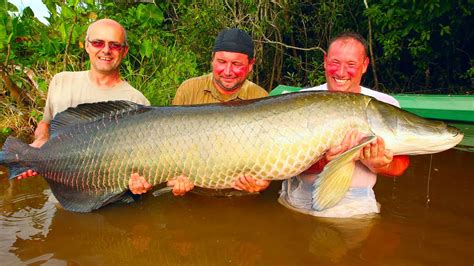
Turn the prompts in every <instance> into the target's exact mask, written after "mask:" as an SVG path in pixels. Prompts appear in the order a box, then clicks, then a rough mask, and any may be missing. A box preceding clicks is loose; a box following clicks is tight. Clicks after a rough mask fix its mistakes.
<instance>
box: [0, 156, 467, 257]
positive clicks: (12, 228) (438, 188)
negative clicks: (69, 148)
mask: <svg viewBox="0 0 474 266" xmlns="http://www.w3.org/2000/svg"><path fill="white" fill-rule="evenodd" d="M429 162H430V156H415V157H412V165H411V166H410V168H409V169H408V171H407V173H406V174H405V175H404V176H402V177H400V178H397V179H390V178H379V181H378V183H377V185H376V187H375V192H376V195H377V199H378V201H379V202H380V203H381V205H382V212H381V214H380V215H378V216H376V217H367V218H366V219H320V218H315V217H311V216H307V215H303V214H300V213H295V212H292V211H290V210H288V209H286V208H284V207H282V206H281V205H280V204H278V203H277V197H278V194H277V192H278V190H279V187H280V184H279V183H278V182H276V183H275V184H272V185H271V186H270V189H269V190H267V191H265V192H264V193H263V194H262V195H260V196H248V197H241V198H230V199H228V198H212V197H205V196H200V195H193V194H190V195H187V196H185V197H173V196H171V195H169V194H168V195H163V196H161V197H159V198H154V197H152V196H151V195H147V196H145V197H144V198H143V199H142V200H140V201H139V202H136V203H134V204H130V205H124V204H113V205H111V206H108V207H105V208H103V209H101V210H99V211H96V212H93V213H87V214H81V213H72V212H67V211H64V210H62V209H61V208H58V207H57V206H56V205H55V203H54V201H51V199H50V190H49V188H48V185H47V183H46V182H44V181H43V180H42V178H31V179H27V180H21V181H12V182H10V181H7V180H6V178H5V177H0V235H1V239H0V257H1V259H2V265H18V264H33V265H38V264H43V263H45V264H79V265H96V264H103V265H109V264H134V265H156V264H160V265H222V264H230V265H307V264H317V265H341V264H343V265H367V264H372V265H400V264H404V265H407V264H408V265H431V264H444V265H447V264H452V265H461V264H463V265H470V264H472V261H474V255H473V254H472V250H474V240H473V239H474V235H473V234H474V201H472V189H473V188H474V186H473V184H474V181H473V179H472V173H471V172H470V171H469V169H470V167H471V165H474V153H467V152H463V151H458V150H450V151H447V152H444V153H441V154H437V155H434V156H433V158H432V166H431V168H430V166H429V165H430V163H429ZM0 171H1V169H0ZM428 199H429V201H428Z"/></svg>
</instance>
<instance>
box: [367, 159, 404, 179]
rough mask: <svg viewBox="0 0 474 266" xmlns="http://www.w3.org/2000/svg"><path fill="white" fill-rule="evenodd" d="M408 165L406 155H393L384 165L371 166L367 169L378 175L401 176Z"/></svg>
mask: <svg viewBox="0 0 474 266" xmlns="http://www.w3.org/2000/svg"><path fill="white" fill-rule="evenodd" d="M409 165H410V159H409V158H408V156H407V155H397V156H393V159H392V161H391V162H390V163H389V164H387V165H386V166H384V167H379V168H371V167H369V169H370V170H371V171H372V172H374V173H376V174H380V175H385V176H401V175H402V174H403V173H404V172H405V170H406V169H407V168H408V166H409Z"/></svg>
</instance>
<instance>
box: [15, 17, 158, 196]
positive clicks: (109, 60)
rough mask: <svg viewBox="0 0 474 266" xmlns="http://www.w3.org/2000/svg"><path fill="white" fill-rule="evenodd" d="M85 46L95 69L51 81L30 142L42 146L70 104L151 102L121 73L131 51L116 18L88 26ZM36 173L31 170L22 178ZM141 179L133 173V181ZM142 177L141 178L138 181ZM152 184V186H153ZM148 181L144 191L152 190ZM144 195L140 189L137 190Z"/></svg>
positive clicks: (56, 77)
mask: <svg viewBox="0 0 474 266" xmlns="http://www.w3.org/2000/svg"><path fill="white" fill-rule="evenodd" d="M85 49H86V51H87V53H88V54H89V59H90V65H91V69H90V70H88V71H77V72H61V73H58V74H56V75H55V76H54V77H53V79H52V80H51V82H50V84H49V88H48V97H47V99H46V106H45V108H44V115H43V120H41V121H40V122H39V123H38V127H37V128H36V130H35V140H34V141H33V143H31V144H30V145H31V146H33V147H36V148H39V147H41V146H42V145H43V144H44V143H45V142H46V141H48V139H49V126H50V122H51V120H52V119H53V117H54V116H55V115H56V114H57V113H59V112H62V111H64V110H66V109H67V108H69V107H75V106H77V105H79V104H82V103H93V102H101V101H113V100H128V101H132V102H135V103H138V104H143V105H150V102H149V101H148V100H147V99H146V98H145V96H143V94H142V93H141V92H139V91H138V90H136V89H135V88H133V87H132V86H131V85H130V84H128V82H126V81H125V80H123V79H122V78H121V76H120V63H121V62H122V60H123V58H124V57H125V56H126V55H127V53H128V44H127V33H126V32H125V29H124V28H123V27H122V26H121V25H120V24H119V23H118V22H116V21H114V20H111V19H101V20H98V21H96V22H94V23H92V24H91V25H90V26H89V28H88V29H87V35H86V39H85ZM34 175H36V173H35V172H33V171H31V170H28V171H27V172H25V173H22V174H21V175H20V178H25V177H29V176H34ZM132 180H134V181H135V182H141V181H140V180H141V179H139V178H138V176H137V175H135V174H133V175H132V177H131V179H130V182H132ZM136 180H138V181H136ZM150 187H151V186H150ZM148 188H149V187H148V185H147V184H144V190H145V191H146V189H148ZM134 192H137V193H136V194H140V192H144V191H140V190H135V191H134Z"/></svg>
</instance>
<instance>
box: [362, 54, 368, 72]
mask: <svg viewBox="0 0 474 266" xmlns="http://www.w3.org/2000/svg"><path fill="white" fill-rule="evenodd" d="M369 63H370V59H369V57H368V56H366V57H365V59H364V62H363V67H364V68H363V69H362V73H365V72H366V71H367V68H368V67H369Z"/></svg>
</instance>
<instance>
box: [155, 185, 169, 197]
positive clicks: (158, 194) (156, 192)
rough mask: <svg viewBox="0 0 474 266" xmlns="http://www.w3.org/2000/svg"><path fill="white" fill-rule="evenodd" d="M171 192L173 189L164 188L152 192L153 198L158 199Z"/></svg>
mask: <svg viewBox="0 0 474 266" xmlns="http://www.w3.org/2000/svg"><path fill="white" fill-rule="evenodd" d="M171 191H173V187H164V188H160V189H157V190H155V191H153V196H155V197H159V196H161V195H163V194H165V193H168V192H171Z"/></svg>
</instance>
